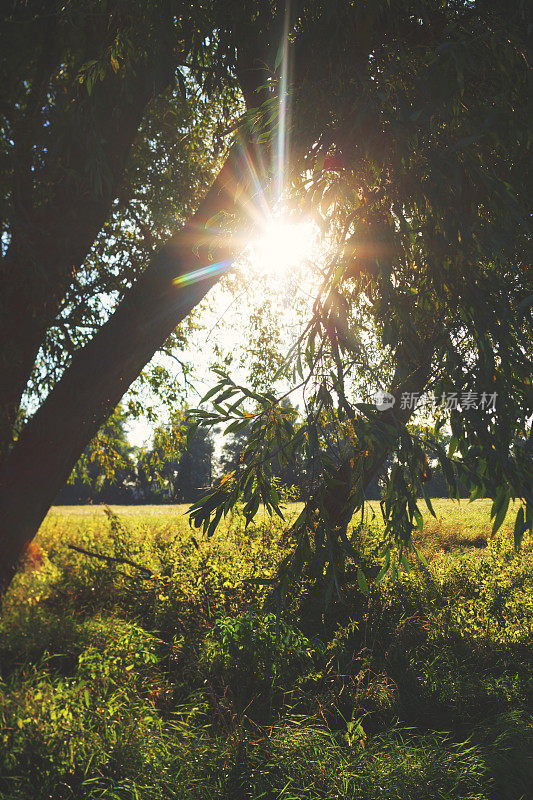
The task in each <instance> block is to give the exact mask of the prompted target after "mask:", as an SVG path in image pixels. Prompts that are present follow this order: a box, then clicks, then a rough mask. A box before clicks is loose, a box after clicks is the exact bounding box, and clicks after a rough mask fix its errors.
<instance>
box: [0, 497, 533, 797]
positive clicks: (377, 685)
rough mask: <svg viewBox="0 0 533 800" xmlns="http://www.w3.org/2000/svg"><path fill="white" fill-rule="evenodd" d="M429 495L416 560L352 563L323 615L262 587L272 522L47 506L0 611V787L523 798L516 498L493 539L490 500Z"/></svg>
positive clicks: (50, 792)
mask: <svg viewBox="0 0 533 800" xmlns="http://www.w3.org/2000/svg"><path fill="white" fill-rule="evenodd" d="M433 505H434V508H435V512H436V516H437V519H434V518H433V517H431V516H430V515H429V513H426V514H425V516H424V530H423V533H419V532H418V533H417V534H416V537H415V539H416V546H417V548H418V549H419V551H420V552H421V553H422V554H423V555H424V556H425V561H426V563H422V562H420V561H417V560H416V558H414V557H413V558H411V559H410V563H409V565H408V566H409V569H406V568H404V569H401V570H400V571H399V573H398V575H397V576H396V577H395V576H393V575H392V574H388V575H387V576H385V577H384V578H383V579H382V580H381V581H379V583H377V584H375V583H374V584H373V583H370V585H369V587H366V586H365V585H363V584H362V583H361V581H360V580H358V579H357V572H356V570H355V569H354V568H353V567H352V566H351V565H350V564H348V566H347V568H346V570H345V572H344V573H343V575H342V576H340V587H339V595H338V596H337V595H334V596H333V597H332V598H331V599H330V602H329V604H328V605H327V606H325V605H324V595H323V591H322V590H321V587H319V586H316V585H314V584H311V583H309V582H306V581H303V580H301V581H299V582H298V583H297V584H295V586H294V587H293V589H292V591H291V593H290V595H289V596H288V597H287V598H279V597H278V596H277V595H276V594H275V593H273V592H272V586H271V584H269V583H268V580H269V579H270V578H271V577H272V575H273V574H274V572H275V569H276V566H277V564H278V562H279V560H280V558H282V557H283V555H284V554H285V553H286V552H287V549H288V548H290V547H291V542H290V540H287V539H286V537H284V536H283V530H284V527H285V526H284V525H283V524H282V522H281V521H280V520H277V521H276V520H271V519H270V518H269V517H267V516H262V517H259V518H258V520H257V521H256V523H255V524H253V525H251V526H249V528H248V529H247V530H246V529H245V525H244V520H243V518H242V516H241V515H240V514H239V513H238V512H236V513H234V514H233V516H232V517H230V518H228V519H227V521H226V523H225V524H224V525H221V526H220V529H219V530H218V531H217V533H216V534H215V535H214V536H213V537H212V538H211V539H209V540H207V539H204V538H203V537H202V536H201V535H200V534H198V532H196V531H192V530H191V529H190V528H189V526H188V521H187V517H186V516H185V515H184V511H185V507H181V506H144V507H133V506H123V507H115V506H114V507H113V508H112V509H109V510H108V511H107V512H106V511H105V510H104V509H103V508H102V507H97V506H94V507H93V506H85V507H61V508H59V507H56V508H53V509H52V510H51V511H50V513H49V514H48V516H47V518H46V520H45V522H44V523H43V526H42V528H41V531H40V533H39V536H38V538H37V539H36V541H35V543H34V544H32V545H31V546H30V548H29V549H28V551H27V554H26V558H25V563H24V567H23V569H22V570H21V571H20V573H19V575H18V576H17V578H16V579H15V581H14V583H13V584H12V586H11V588H10V590H9V592H8V595H7V596H6V598H5V599H4V601H3V607H2V611H1V616H0V670H1V671H0V797H1V798H2V799H3V798H6V800H7V799H9V800H44V799H45V798H53V800H67V799H68V800H71V798H72V800H74V798H75V799H76V800H78V799H79V800H89V798H90V799H91V800H96V798H115V799H120V800H130V798H131V800H145V799H146V800H152V799H153V800H155V799H156V798H158V799H161V800H167V798H179V799H181V798H183V799H184V800H185V798H187V799H189V798H190V799H191V800H215V799H218V798H220V799H222V798H235V799H236V800H240V799H241V798H242V800H244V799H245V798H257V800H259V798H261V799H262V800H277V799H278V798H279V799H280V800H300V799H302V800H303V799H304V798H310V800H314V799H315V798H316V799H317V800H318V798H323V799H324V800H332V799H333V798H350V799H353V800H378V798H379V800H448V799H449V800H451V799H452V798H454V799H455V798H457V800H496V798H498V800H520V798H523V800H529V798H533V718H532V713H533V659H532V655H533V644H532V628H533V547H532V542H531V540H530V539H529V538H528V537H526V538H525V540H524V542H523V545H522V548H521V550H520V551H519V552H515V551H514V549H513V543H512V525H513V522H514V514H513V512H512V509H511V510H510V511H509V514H508V517H507V520H506V522H505V523H504V525H503V527H502V528H501V529H500V531H499V532H498V534H497V535H496V537H494V538H491V537H490V530H491V524H490V518H489V511H490V502H489V501H484V500H478V501H475V502H474V503H471V504H469V503H467V502H466V501H463V502H461V503H460V504H457V503H453V502H452V501H447V500H446V501H445V500H435V501H434V503H433ZM373 510H374V512H375V517H373V516H372V514H369V515H368V516H367V518H366V520H365V524H364V525H362V526H360V528H359V531H358V544H359V548H360V550H361V552H362V553H363V554H364V557H365V559H366V563H367V565H368V567H369V574H370V573H372V574H375V572H376V571H377V564H375V563H374V562H375V548H376V544H377V543H378V542H379V540H380V535H381V529H382V526H381V522H380V519H379V513H378V511H379V508H378V507H377V505H375V506H374V509H373ZM297 513H298V505H297V504H294V505H291V506H290V507H289V508H288V509H287V517H288V519H290V518H291V516H293V515H295V514H297ZM69 545H74V546H76V547H79V548H82V549H83V550H86V551H89V552H90V553H99V554H103V555H106V556H107V557H108V558H107V559H100V558H96V557H94V556H92V555H87V554H86V553H83V552H80V551H78V550H75V549H72V548H71V547H69ZM373 569H374V572H372V570H373Z"/></svg>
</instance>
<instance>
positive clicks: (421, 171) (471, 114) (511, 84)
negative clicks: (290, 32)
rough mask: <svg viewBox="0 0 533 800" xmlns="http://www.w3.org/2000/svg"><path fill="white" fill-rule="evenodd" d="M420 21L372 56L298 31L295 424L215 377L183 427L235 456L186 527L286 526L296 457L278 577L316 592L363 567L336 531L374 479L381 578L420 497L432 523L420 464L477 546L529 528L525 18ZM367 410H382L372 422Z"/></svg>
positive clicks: (470, 8)
mask: <svg viewBox="0 0 533 800" xmlns="http://www.w3.org/2000/svg"><path fill="white" fill-rule="evenodd" d="M357 8H358V13H357V12H356V11H353V12H352V11H350V10H349V9H348V8H347V7H346V8H344V9H343V10H342V11H341V10H340V9H339V7H338V6H337V7H336V11H334V12H332V15H333V17H335V14H337V17H336V23H337V24H338V26H339V28H340V27H343V29H344V30H345V31H349V30H350V25H352V24H353V26H354V28H353V30H354V35H355V32H357V35H359V36H361V37H363V40H364V41H365V43H368V42H369V41H371V37H370V34H369V31H370V30H371V29H372V30H373V25H374V24H375V21H376V19H377V18H379V13H380V12H379V11H378V10H376V9H373V10H371V9H370V7H369V6H367V5H364V4H360V5H358V7H357ZM415 16H416V19H413V17H411V16H407V15H405V16H404V17H399V18H397V20H396V24H395V25H393V26H392V28H391V29H388V30H387V32H386V35H384V36H383V37H382V38H381V39H380V41H379V46H375V45H376V42H375V40H374V41H373V44H374V46H370V47H368V46H366V47H365V46H361V47H360V48H355V49H352V48H349V47H344V46H343V45H344V44H345V42H346V40H345V39H343V38H342V37H340V36H338V37H332V36H330V29H329V28H327V29H326V30H325V32H324V33H323V36H322V38H320V39H316V38H314V36H315V35H316V28H312V29H311V28H310V29H309V30H303V29H302V31H301V38H300V39H299V43H300V44H301V46H304V43H307V46H308V47H309V49H312V50H313V61H312V63H308V64H307V65H306V69H305V70H303V71H299V70H298V65H296V67H295V75H296V79H295V82H294V92H293V95H292V97H291V102H292V113H293V126H294V127H293V142H294V148H293V150H292V163H291V167H292V171H291V195H290V197H291V199H292V201H293V202H294V203H295V204H296V205H297V206H298V207H300V208H301V207H304V208H307V209H308V212H309V213H311V214H313V215H314V216H315V218H316V219H317V220H318V223H319V225H320V227H321V228H322V229H323V230H324V231H325V232H326V233H327V236H328V238H329V241H330V252H329V255H328V258H327V260H326V263H325V264H324V266H323V268H322V270H321V275H320V277H321V283H320V289H319V291H318V293H317V296H316V298H315V301H314V304H313V309H312V315H311V318H310V319H309V321H308V323H307V325H306V326H305V328H304V330H303V331H302V333H301V335H300V337H299V338H298V340H297V341H296V342H295V343H294V347H293V349H292V351H291V353H290V354H289V356H288V358H287V362H286V365H285V371H284V369H281V370H280V373H279V377H284V378H285V381H286V382H287V381H289V383H290V382H291V381H292V385H293V386H295V387H297V388H298V391H300V392H303V395H304V421H303V422H304V424H303V425H299V426H295V424H294V421H293V420H291V418H290V417H289V416H288V415H287V414H285V413H284V410H283V405H282V403H281V398H280V397H279V396H277V395H276V394H275V393H274V392H272V391H271V392H264V393H262V394H261V393H257V392H253V391H251V390H250V387H247V386H240V385H237V384H236V383H235V382H234V381H233V380H232V378H231V375H229V374H220V380H219V382H218V383H217V385H216V386H214V387H213V389H212V390H211V391H210V392H209V393H208V396H207V397H206V405H205V406H204V407H203V408H202V409H201V410H199V411H198V413H197V418H198V423H199V424H201V425H205V426H211V425H220V424H221V423H222V424H224V425H225V426H226V429H227V430H228V431H230V432H237V431H239V430H247V431H249V435H248V436H247V439H246V444H245V446H244V447H243V450H242V453H241V457H240V460H239V465H238V467H237V468H236V469H235V470H234V471H233V472H232V473H230V474H228V475H227V476H225V478H224V479H223V481H222V482H221V484H220V486H219V487H218V488H217V489H216V490H215V491H213V492H211V493H210V494H209V495H207V496H206V497H204V498H203V499H202V500H201V501H199V502H198V503H197V504H196V506H195V507H194V508H193V513H192V519H193V521H194V522H195V523H196V525H198V526H202V527H203V529H204V531H205V532H206V533H208V534H210V533H211V532H212V531H213V530H214V529H215V527H216V525H217V524H218V521H219V520H220V519H221V518H222V516H223V515H225V514H226V513H227V512H228V511H229V510H230V509H231V508H232V507H233V505H234V504H235V503H236V502H237V501H243V502H244V504H245V505H244V513H245V515H246V516H247V518H248V519H249V520H251V519H252V518H253V517H254V515H255V513H256V512H257V510H258V508H259V506H260V504H265V505H266V507H267V509H268V510H269V511H270V512H271V513H272V512H277V513H281V508H280V503H279V498H278V495H277V490H276V485H275V481H274V480H273V475H272V470H271V467H270V459H269V457H268V456H269V453H271V452H272V448H275V449H276V451H277V452H278V453H279V457H280V458H281V459H285V460H286V461H289V460H290V459H292V458H294V455H295V453H299V454H300V457H301V458H303V459H304V461H305V463H306V465H307V469H306V472H307V475H308V476H309V484H308V494H307V499H306V503H305V507H304V509H303V511H302V513H301V514H300V516H299V518H298V519H297V521H296V522H295V523H294V525H293V527H292V542H293V550H292V552H291V554H290V556H289V557H288V558H287V560H286V562H285V563H284V564H282V570H281V574H282V575H283V576H284V578H285V579H289V577H290V575H291V574H294V570H295V569H296V571H297V573H300V571H301V569H302V568H304V567H305V569H306V570H307V571H308V573H309V574H311V575H313V576H315V577H317V576H322V575H323V574H324V571H325V574H326V577H327V578H328V580H327V583H326V586H327V587H328V591H329V592H331V591H333V590H334V588H335V585H336V582H337V581H338V577H339V573H340V572H342V568H343V564H344V560H345V558H346V556H347V555H348V556H351V557H353V558H355V559H356V560H359V563H361V562H360V556H359V553H358V552H357V549H356V547H355V546H354V540H353V538H352V534H351V532H350V529H349V523H350V520H351V519H352V518H353V514H354V513H355V512H356V511H358V510H359V511H364V504H365V499H366V490H367V488H368V486H369V484H370V483H371V481H372V480H373V479H374V478H375V477H376V476H377V475H379V474H381V475H383V477H384V480H385V484H386V485H385V491H384V496H383V504H382V509H383V513H384V517H385V523H386V525H385V536H384V540H383V542H382V545H381V548H380V552H381V555H382V557H383V560H384V564H383V569H388V568H389V567H392V568H393V569H397V568H398V565H400V564H402V563H403V564H404V565H405V564H406V561H405V551H406V548H408V547H410V546H412V539H411V533H412V531H413V529H414V528H415V527H417V526H418V527H421V526H422V524H423V518H422V514H421V512H420V509H419V506H418V501H419V498H420V497H424V496H425V498H426V502H427V504H428V506H429V510H430V511H431V512H432V513H433V510H432V506H431V500H430V498H429V497H427V495H426V493H425V490H424V483H425V482H426V481H427V480H428V479H429V477H430V474H431V465H432V464H434V463H435V461H439V462H440V464H441V465H442V469H443V471H444V475H445V476H446V479H447V483H448V487H449V491H450V494H451V495H452V496H457V497H458V496H459V493H458V492H459V488H458V484H459V480H460V481H461V483H462V485H463V486H465V485H466V486H467V487H469V489H470V491H471V492H472V497H473V498H475V497H478V496H487V497H491V498H492V500H493V505H492V518H493V525H492V527H493V532H496V531H497V530H498V528H499V527H500V526H501V524H502V522H503V520H504V518H505V516H506V513H507V510H508V508H509V504H510V501H511V500H512V499H515V500H516V499H518V500H520V501H522V502H521V505H520V506H519V511H518V513H517V516H516V520H515V526H514V535H515V543H516V545H517V546H519V544H520V542H521V540H522V537H523V535H524V533H525V532H526V531H527V530H528V529H529V530H532V528H533V434H532V431H531V422H532V413H533V386H532V380H531V379H532V368H531V367H532V363H533V335H532V334H533V328H532V313H531V308H532V306H533V273H532V269H531V225H530V220H531V203H530V197H529V189H528V187H529V185H530V177H531V172H530V167H531V160H530V156H531V151H530V150H531V148H530V136H529V133H528V118H527V108H526V103H525V97H526V96H527V79H528V68H527V63H528V49H527V47H528V40H527V34H526V33H525V31H526V30H527V29H528V27H527V26H528V24H529V21H528V18H527V17H526V15H525V12H524V10H523V7H522V5H521V4H516V6H515V7H514V9H509V7H508V6H507V7H506V9H505V11H504V10H503V9H501V8H500V7H499V6H498V5H497V4H491V3H479V4H478V3H464V4H463V3H454V4H441V5H440V6H439V7H438V8H437V7H436V6H431V4H423V5H421V6H420V7H419V8H418V13H417V14H416V15H415ZM310 30H313V35H311V33H310V32H309V31H310ZM366 35H368V36H369V38H368V39H364V37H365V36H366ZM360 41H361V40H360ZM333 80H334V81H335V83H334V85H335V92H334V94H333V95H332V81H333ZM310 142H311V143H312V144H311V146H309V143H310ZM298 145H300V147H298ZM378 390H380V391H383V390H386V395H385V396H386V397H387V400H388V402H387V404H386V405H385V404H380V403H377V404H376V403H375V402H373V399H372V396H373V395H374V394H375V393H376V392H377V391H378ZM361 394H362V395H363V396H362V397H361ZM283 396H285V390H284V392H283V395H282V397H283ZM424 397H426V398H427V399H429V398H431V397H433V398H435V400H434V402H433V405H434V406H435V408H433V409H432V410H431V415H432V416H433V419H434V421H435V429H434V431H433V433H428V432H427V430H425V431H424V433H423V434H421V430H420V427H419V426H418V427H417V426H416V425H413V424H412V421H413V414H414V412H415V409H416V406H417V405H418V403H419V401H423V400H424ZM209 402H212V404H213V406H212V407H211V408H209V407H208V405H207V404H208V403H209ZM410 423H411V424H410ZM447 425H449V426H450V427H451V434H452V435H451V440H450V445H449V447H448V448H447V449H446V450H445V449H444V447H443V446H442V442H441V436H440V435H439V431H441V430H442V428H443V426H447ZM394 545H396V547H394ZM359 577H360V583H361V585H365V584H366V577H365V575H364V573H362V572H360V573H359Z"/></svg>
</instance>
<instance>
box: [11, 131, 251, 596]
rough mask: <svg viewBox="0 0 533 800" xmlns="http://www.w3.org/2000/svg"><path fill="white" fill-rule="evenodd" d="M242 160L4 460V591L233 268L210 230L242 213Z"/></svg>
mask: <svg viewBox="0 0 533 800" xmlns="http://www.w3.org/2000/svg"><path fill="white" fill-rule="evenodd" d="M243 152H245V149H244V148H243V149H242V150H241V148H240V147H239V146H238V145H235V146H234V148H233V150H232V152H231V153H230V155H229V156H228V158H227V160H226V163H225V164H224V166H223V168H222V170H221V172H220V174H219V175H218V177H217V179H216V180H215V182H214V184H213V186H212V187H211V189H210V190H209V192H208V194H207V195H206V197H205V198H204V200H203V202H202V203H201V205H200V207H199V209H198V211H197V213H196V214H195V215H194V216H193V218H192V219H191V220H190V222H189V223H188V224H187V226H186V227H185V228H183V229H182V230H180V231H179V232H178V233H177V234H175V235H174V236H173V237H172V239H171V240H170V241H169V242H168V243H167V244H166V245H165V246H164V247H162V248H161V249H160V250H159V251H158V252H157V253H156V255H155V256H154V258H153V260H152V262H151V263H150V265H149V266H148V267H147V269H146V270H145V272H144V273H143V275H142V276H141V278H140V279H139V280H138V281H137V282H136V283H135V284H134V286H133V287H132V289H131V290H130V291H129V292H128V294H127V295H126V298H125V299H124V300H123V301H122V302H121V303H120V305H119V306H118V308H117V310H116V311H115V313H114V314H113V315H112V316H111V318H110V319H109V320H108V322H107V323H106V324H105V325H104V326H103V327H102V328H101V329H100V331H99V332H98V333H97V334H96V335H95V337H94V339H93V340H92V341H91V342H89V344H87V345H86V346H85V347H84V348H82V349H81V350H80V351H79V352H78V353H77V354H76V355H75V357H74V359H73V361H72V364H71V366H70V367H69V368H68V369H67V370H66V372H65V374H64V376H63V377H62V379H61V380H60V381H59V383H58V384H57V386H56V387H55V388H54V389H53V391H52V392H51V393H50V395H49V396H48V397H47V399H46V400H45V402H44V403H43V405H42V406H41V407H40V408H39V410H38V411H37V412H36V414H35V416H34V417H33V418H32V419H31V420H30V422H29V423H28V424H27V426H26V427H25V429H24V430H23V432H22V434H21V436H20V438H19V439H18V441H17V442H16V443H15V446H14V447H13V449H12V451H11V452H10V454H9V455H8V457H7V459H5V460H4V463H3V464H2V467H1V468H0V591H5V589H6V588H7V586H8V585H9V583H10V581H11V578H12V577H13V575H14V573H15V571H16V568H17V564H18V562H19V560H20V556H21V554H22V553H23V551H24V548H25V546H26V544H27V543H29V541H31V539H32V538H33V537H34V536H35V534H36V533H37V531H38V529H39V526H40V524H41V522H42V521H43V519H44V517H45V516H46V513H47V511H48V509H49V508H50V506H51V504H52V503H53V501H54V499H55V497H56V496H57V493H58V492H59V490H60V489H61V487H62V486H63V484H64V483H65V481H66V480H67V479H68V476H69V475H70V473H71V471H72V469H73V467H74V465H75V463H76V461H77V459H78V458H79V456H80V454H81V453H82V452H83V450H84V449H85V447H86V446H87V444H88V443H89V442H90V441H91V439H92V438H93V437H94V436H95V434H96V433H97V431H98V429H99V428H100V426H101V425H102V423H103V422H104V421H105V420H106V418H107V417H108V416H109V414H110V413H111V412H112V411H113V409H114V408H115V407H116V406H117V404H118V403H119V401H120V399H121V397H122V396H123V394H124V393H125V392H126V390H127V389H128V387H129V386H130V384H131V383H132V382H133V381H134V380H135V379H136V378H137V376H138V375H139V373H140V372H141V370H142V369H143V367H144V366H145V365H146V363H147V362H148V361H149V360H150V358H151V357H152V356H153V354H154V353H155V351H156V350H157V349H158V348H159V347H160V346H161V345H162V344H163V342H164V341H165V339H167V337H168V336H169V335H170V333H171V332H172V331H173V330H174V328H175V327H176V325H178V324H179V323H180V322H181V321H182V320H183V319H184V318H185V317H186V316H187V315H188V314H189V312H190V311H191V309H192V308H194V306H195V305H196V304H197V303H198V302H199V301H200V300H201V299H202V298H203V297H204V295H205V294H206V293H207V291H208V290H209V289H210V288H211V287H212V286H213V284H214V283H216V282H217V280H218V279H219V277H220V274H221V272H222V271H225V269H226V268H227V267H228V266H229V261H227V262H226V261H224V262H223V263H220V262H221V261H222V260H223V259H229V258H230V257H231V252H232V251H231V248H232V244H231V238H230V237H228V236H227V235H224V234H223V232H222V231H221V235H219V236H213V233H212V229H210V231H209V232H208V230H207V225H206V223H207V222H208V221H209V220H210V219H211V218H212V217H213V216H214V215H215V214H216V213H218V212H227V213H230V214H233V213H235V212H239V213H242V207H243V199H246V198H247V192H248V187H249V186H250V184H251V174H250V171H249V168H248V166H247V164H246V160H245V157H244V156H243V155H242V153H243ZM247 157H248V156H247ZM237 195H238V198H237ZM213 262H217V264H215V265H214V266H210V265H213ZM206 267H207V269H205V268H206ZM195 271H198V272H197V273H196V275H195ZM180 279H181V280H180Z"/></svg>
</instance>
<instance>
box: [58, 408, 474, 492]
mask: <svg viewBox="0 0 533 800" xmlns="http://www.w3.org/2000/svg"><path fill="white" fill-rule="evenodd" d="M295 413H296V412H295ZM189 425H190V423H189V422H188V421H187V416H186V410H184V409H181V410H179V411H177V412H174V413H173V414H172V416H171V418H170V420H169V422H168V423H167V424H165V425H161V426H159V427H158V428H157V429H156V430H155V434H154V437H153V442H152V444H151V446H150V447H148V448H141V447H134V446H132V445H131V444H130V443H129V441H128V437H127V415H126V413H125V412H124V411H123V410H122V409H121V408H120V407H119V408H118V409H117V410H116V411H115V413H114V414H113V415H112V416H111V417H110V418H109V420H108V421H107V423H106V424H105V425H104V426H103V428H102V429H101V430H100V432H99V434H98V436H96V437H95V438H94V439H93V441H92V442H91V444H90V445H89V447H88V448H87V449H86V450H85V452H84V453H83V455H82V457H81V458H80V460H79V462H78V464H77V465H76V468H75V469H74V471H73V473H72V475H71V477H70V479H69V481H68V483H67V484H65V486H64V487H63V488H62V490H61V492H60V493H59V495H58V497H57V499H56V504H57V505H76V504H78V503H79V504H85V503H116V504H126V505H127V504H142V503H150V504H157V503H161V504H165V503H188V502H191V501H193V500H195V499H197V497H198V496H199V494H200V493H201V492H202V490H205V489H206V488H207V487H210V486H212V485H213V484H214V483H215V482H216V481H217V480H218V479H219V478H220V477H221V476H223V475H227V474H228V473H230V472H232V471H233V470H235V469H237V467H238V465H239V460H240V455H241V452H242V449H243V446H244V444H245V442H246V438H247V435H248V433H247V431H246V430H244V431H241V432H239V433H238V434H234V435H227V436H224V445H223V447H222V449H220V450H219V452H218V453H217V452H216V450H217V448H216V447H215V441H214V439H213V437H212V436H211V434H210V433H209V432H208V431H206V430H205V429H202V428H199V429H198V430H197V431H196V432H195V434H194V435H193V436H192V437H191V436H188V435H187V434H188V432H189ZM270 463H271V469H272V473H273V474H274V475H275V476H276V478H277V481H278V484H279V486H280V487H282V488H283V489H285V490H289V492H290V494H289V496H290V497H291V498H292V499H295V500H297V499H300V497H303V496H305V491H306V487H307V484H308V475H307V474H306V469H305V467H304V464H303V461H302V459H301V457H300V456H299V455H298V454H295V455H294V456H293V457H292V458H291V459H290V460H289V462H288V463H283V464H282V463H280V459H279V457H278V454H277V453H276V452H275V451H274V452H273V453H272V457H271V461H270ZM426 491H427V493H428V495H429V496H431V497H448V496H449V493H448V489H447V486H446V481H445V479H444V475H443V474H442V470H441V468H440V467H435V468H434V469H433V470H432V474H431V478H430V480H428V481H427V483H426ZM381 494H382V486H380V484H379V483H378V482H377V481H374V482H373V484H372V485H371V486H370V487H369V490H368V492H367V497H368V499H369V500H379V499H381ZM468 494H469V492H468V491H467V489H466V488H465V489H464V491H462V492H461V495H462V496H464V497H467V496H468Z"/></svg>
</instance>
